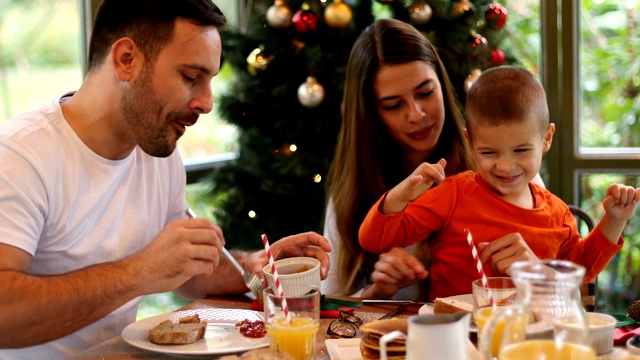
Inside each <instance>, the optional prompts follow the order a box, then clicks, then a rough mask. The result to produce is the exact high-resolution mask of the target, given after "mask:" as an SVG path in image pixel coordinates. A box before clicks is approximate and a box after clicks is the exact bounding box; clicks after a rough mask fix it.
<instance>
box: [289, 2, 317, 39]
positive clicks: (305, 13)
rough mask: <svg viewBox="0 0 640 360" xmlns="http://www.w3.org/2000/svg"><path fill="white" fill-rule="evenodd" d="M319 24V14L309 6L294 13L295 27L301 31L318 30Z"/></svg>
mask: <svg viewBox="0 0 640 360" xmlns="http://www.w3.org/2000/svg"><path fill="white" fill-rule="evenodd" d="M317 24H318V14H316V13H315V12H313V10H309V9H308V7H307V9H305V7H303V8H302V9H300V10H298V12H296V13H295V14H294V15H293V27H294V29H296V31H297V32H299V33H306V32H313V31H316V25H317Z"/></svg>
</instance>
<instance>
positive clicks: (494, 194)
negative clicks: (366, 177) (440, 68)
mask: <svg viewBox="0 0 640 360" xmlns="http://www.w3.org/2000/svg"><path fill="white" fill-rule="evenodd" d="M465 110H466V114H467V130H465V135H466V137H467V140H468V141H469V144H470V146H471V150H472V153H473V156H474V158H475V161H476V164H477V171H476V172H473V171H467V172H463V173H460V174H457V175H454V176H451V177H448V178H446V179H445V175H444V168H445V166H446V162H445V161H444V160H440V161H439V162H438V163H437V164H428V163H423V164H421V165H420V166H419V167H418V168H417V169H416V170H415V171H414V172H413V173H412V174H411V175H410V176H409V177H407V178H406V179H405V180H403V181H402V182H401V183H399V184H398V185H396V186H395V187H394V188H393V189H391V190H390V191H389V192H387V193H386V194H384V195H383V196H382V197H381V198H380V200H378V202H377V203H376V204H374V205H373V207H372V208H371V209H370V210H369V213H368V214H367V217H366V218H365V220H364V222H363V223H362V226H361V227H360V231H359V240H360V244H361V245H362V247H363V248H364V249H366V250H368V251H372V252H386V251H389V250H390V249H391V248H393V247H398V246H399V247H404V246H409V245H411V244H414V243H417V242H420V241H423V240H425V239H427V245H428V246H429V251H430V254H431V265H430V268H429V277H430V278H431V289H430V292H429V298H430V299H431V300H433V299H434V298H436V297H446V296H452V295H458V294H465V293H471V282H472V281H473V280H475V279H477V278H478V271H477V269H476V267H475V263H474V261H473V258H472V255H471V251H470V249H469V244H468V242H467V239H466V235H465V232H464V230H465V228H468V229H469V230H470V231H471V233H472V234H473V238H474V242H475V244H476V246H477V247H478V249H479V250H480V251H481V254H480V257H481V260H483V262H484V264H485V265H484V270H485V272H486V273H487V276H501V275H502V276H503V274H504V273H507V274H508V273H509V271H508V268H509V266H510V265H511V264H512V263H513V262H515V261H518V260H526V259H528V260H531V259H548V258H557V259H563V260H569V261H572V262H575V263H577V264H580V265H583V266H585V267H586V269H587V273H586V275H585V281H591V280H593V279H594V278H595V277H596V275H597V274H598V273H600V272H601V271H602V270H603V269H604V268H605V267H606V265H607V264H608V262H609V260H610V259H611V257H612V256H613V255H615V254H616V253H617V252H618V251H619V250H620V248H622V245H623V243H624V241H623V239H622V237H621V235H622V230H623V228H624V225H625V224H626V221H627V220H629V219H630V218H631V216H632V215H633V213H634V211H635V208H636V204H637V202H638V199H639V198H640V189H637V188H634V187H632V186H625V185H621V184H613V185H611V186H609V189H608V190H607V195H606V198H605V200H604V202H603V207H604V210H605V215H604V216H603V218H602V220H600V222H599V223H598V225H597V226H596V227H595V229H594V230H593V231H592V232H591V233H590V234H589V235H588V236H587V237H585V238H584V239H581V238H580V235H579V233H578V229H577V224H576V221H575V218H574V216H573V214H572V213H571V211H570V210H569V208H568V206H567V205H566V204H565V203H564V202H563V201H562V200H561V199H559V198H558V197H556V196H555V195H553V194H552V193H551V192H549V191H548V190H546V189H544V188H542V187H540V186H538V185H536V184H534V183H532V182H531V180H532V179H533V178H534V176H535V175H536V174H537V173H538V172H539V170H540V165H541V163H542V155H543V153H545V152H547V151H548V150H549V149H550V147H551V141H552V138H553V133H554V131H555V124H553V123H549V110H548V107H547V103H546V96H545V92H544V89H543V87H542V85H541V84H540V82H539V81H538V80H537V79H536V78H535V77H534V76H533V74H531V73H530V72H529V71H527V70H524V69H521V68H517V67H512V66H501V67H496V68H492V69H489V70H487V71H485V72H484V73H483V74H482V75H481V76H480V77H479V78H478V80H476V82H475V83H474V84H473V86H472V87H471V89H470V91H469V94H468V95H467V101H466V104H465ZM434 183H435V184H438V186H435V187H432V185H433V184H434ZM507 234H514V236H511V237H505V235H507ZM495 239H501V240H499V241H498V240H495ZM507 239H510V240H507ZM494 240H495V241H494ZM489 259H490V260H491V261H490V264H489V263H488V262H487V260H489Z"/></svg>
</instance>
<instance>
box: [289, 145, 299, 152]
mask: <svg viewBox="0 0 640 360" xmlns="http://www.w3.org/2000/svg"><path fill="white" fill-rule="evenodd" d="M289 150H291V152H295V151H296V150H298V147H297V146H296V144H291V145H289Z"/></svg>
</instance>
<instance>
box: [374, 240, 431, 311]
mask: <svg viewBox="0 0 640 360" xmlns="http://www.w3.org/2000/svg"><path fill="white" fill-rule="evenodd" d="M428 274H429V272H428V271H427V270H426V269H425V268H424V265H423V264H422V263H421V262H420V261H419V260H418V259H417V258H416V257H415V256H413V255H411V254H409V253H408V252H406V251H405V250H404V249H402V248H393V249H391V251H389V252H388V253H384V254H381V255H380V258H379V259H378V261H377V262H376V263H375V265H374V271H373V273H372V274H371V280H373V283H374V284H373V285H372V286H370V287H368V288H367V289H365V290H364V291H363V293H362V296H363V297H368V298H380V299H390V298H392V297H393V296H394V295H395V294H396V293H397V292H398V290H400V289H404V288H406V287H407V286H409V285H411V284H413V283H414V282H416V281H418V280H422V279H425V278H426V277H427V275H428Z"/></svg>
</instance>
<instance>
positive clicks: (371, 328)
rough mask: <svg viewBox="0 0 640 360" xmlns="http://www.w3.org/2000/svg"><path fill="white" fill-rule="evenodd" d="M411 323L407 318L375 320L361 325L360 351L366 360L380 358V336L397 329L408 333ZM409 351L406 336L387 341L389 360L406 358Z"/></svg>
mask: <svg viewBox="0 0 640 360" xmlns="http://www.w3.org/2000/svg"><path fill="white" fill-rule="evenodd" d="M408 328H409V324H408V322H407V319H395V318H394V319H385V320H374V321H372V322H369V323H366V324H364V325H362V326H361V327H360V330H362V333H363V336H362V340H361V341H360V352H361V353H362V358H363V359H364V360H378V359H380V344H379V341H380V338H381V337H382V335H385V334H388V333H390V332H392V331H395V330H400V331H402V332H403V333H405V334H407V332H408ZM406 351H407V342H406V337H400V338H396V339H395V340H393V341H392V342H388V343H387V357H388V359H389V360H404V358H405V353H406Z"/></svg>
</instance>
